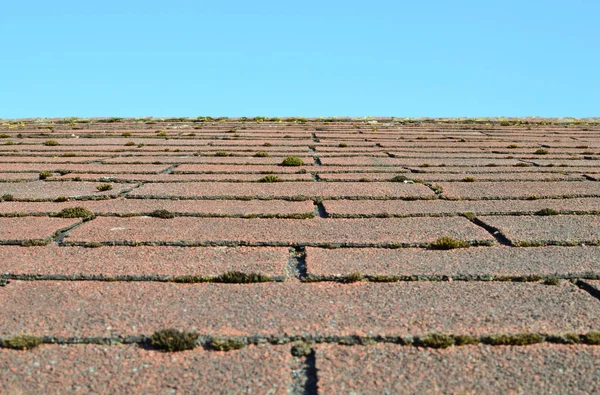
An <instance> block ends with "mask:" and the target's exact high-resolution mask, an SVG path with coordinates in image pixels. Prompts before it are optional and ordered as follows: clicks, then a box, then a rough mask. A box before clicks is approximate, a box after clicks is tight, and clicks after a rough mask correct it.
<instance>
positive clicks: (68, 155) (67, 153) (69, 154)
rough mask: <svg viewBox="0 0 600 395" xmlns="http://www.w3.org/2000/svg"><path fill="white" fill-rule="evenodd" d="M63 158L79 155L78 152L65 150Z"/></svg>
mask: <svg viewBox="0 0 600 395" xmlns="http://www.w3.org/2000/svg"><path fill="white" fill-rule="evenodd" d="M61 156H62V157H63V158H73V157H75V156H77V154H75V153H74V152H65V153H64V154H62V155H61Z"/></svg>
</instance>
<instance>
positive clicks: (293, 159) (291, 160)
mask: <svg viewBox="0 0 600 395" xmlns="http://www.w3.org/2000/svg"><path fill="white" fill-rule="evenodd" d="M303 164H304V162H303V161H302V159H300V158H298V157H297V156H288V157H287V158H285V159H284V160H283V162H281V165H282V166H302V165H303Z"/></svg>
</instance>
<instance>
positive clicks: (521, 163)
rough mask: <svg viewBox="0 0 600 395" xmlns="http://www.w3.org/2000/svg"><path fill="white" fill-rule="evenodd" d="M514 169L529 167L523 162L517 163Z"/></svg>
mask: <svg viewBox="0 0 600 395" xmlns="http://www.w3.org/2000/svg"><path fill="white" fill-rule="evenodd" d="M513 166H514V167H529V166H530V165H529V164H528V163H525V162H519V163H517V164H515V165H513Z"/></svg>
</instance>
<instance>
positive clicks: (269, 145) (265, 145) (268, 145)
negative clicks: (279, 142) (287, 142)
mask: <svg viewBox="0 0 600 395" xmlns="http://www.w3.org/2000/svg"><path fill="white" fill-rule="evenodd" d="M272 146H273V144H271V143H264V144H263V147H272Z"/></svg>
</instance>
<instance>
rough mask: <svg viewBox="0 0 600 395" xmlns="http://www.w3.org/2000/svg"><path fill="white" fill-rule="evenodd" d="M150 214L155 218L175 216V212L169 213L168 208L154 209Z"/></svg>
mask: <svg viewBox="0 0 600 395" xmlns="http://www.w3.org/2000/svg"><path fill="white" fill-rule="evenodd" d="M150 216H151V217H155V218H164V219H170V218H175V214H173V213H171V212H170V211H168V210H154V211H153V212H151V213H150Z"/></svg>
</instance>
